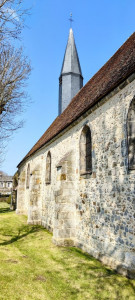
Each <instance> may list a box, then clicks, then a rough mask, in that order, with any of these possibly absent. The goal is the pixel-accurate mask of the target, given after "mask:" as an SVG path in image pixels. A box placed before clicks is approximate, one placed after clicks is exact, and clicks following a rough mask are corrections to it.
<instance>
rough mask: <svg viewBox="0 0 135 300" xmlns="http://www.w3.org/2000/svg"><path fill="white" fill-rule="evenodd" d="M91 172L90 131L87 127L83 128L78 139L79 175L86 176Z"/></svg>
mask: <svg viewBox="0 0 135 300" xmlns="http://www.w3.org/2000/svg"><path fill="white" fill-rule="evenodd" d="M91 172H92V142H91V131H90V128H89V127H88V126H86V125H85V126H84V128H83V130H82V133H81V137H80V173H81V175H83V174H88V173H91Z"/></svg>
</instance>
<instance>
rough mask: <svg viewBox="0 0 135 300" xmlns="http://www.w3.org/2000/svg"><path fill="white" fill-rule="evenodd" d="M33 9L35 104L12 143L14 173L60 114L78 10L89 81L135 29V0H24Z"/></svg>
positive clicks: (28, 45)
mask: <svg viewBox="0 0 135 300" xmlns="http://www.w3.org/2000/svg"><path fill="white" fill-rule="evenodd" d="M24 6H26V7H28V6H30V7H32V9H31V15H30V16H28V17H27V19H26V24H27V27H26V28H25V29H24V31H23V40H22V44H23V46H24V51H25V54H26V55H27V56H28V57H29V59H30V61H31V64H32V73H31V76H30V79H29V81H28V85H27V91H28V93H29V95H30V98H31V100H32V101H31V104H30V105H29V107H28V108H27V109H26V111H25V113H23V115H21V116H20V118H21V117H22V118H23V119H24V120H25V124H24V126H23V128H21V129H20V130H19V131H18V132H15V133H14V135H13V136H12V138H11V140H10V141H9V142H8V145H7V150H6V153H5V160H4V162H3V165H2V166H1V167H0V168H1V169H2V170H3V171H4V172H7V173H8V174H9V175H12V174H14V173H15V171H16V166H17V164H18V163H19V162H20V161H21V160H22V158H23V157H24V156H25V155H26V154H27V152H28V151H29V150H30V149H31V148H32V146H33V145H34V144H35V143H36V142H37V140H38V139H39V138H40V136H41V135H42V134H43V133H44V132H45V130H46V129H47V128H48V127H49V125H50V124H51V123H52V121H53V120H54V119H55V118H56V116H57V114H58V78H59V74H60V70H61V66H62V61H63V56H64V52H65V47H66V43H67V39H68V34H69V28H70V23H69V20H68V19H69V16H70V12H72V14H73V19H74V22H73V32H74V37H75V42H76V46H77V50H78V54H79V59H80V64H81V68H82V73H83V77H84V84H85V83H86V82H87V81H88V80H89V79H90V78H91V77H92V76H93V75H94V74H95V73H96V72H97V71H98V70H99V69H100V68H101V67H102V66H103V65H104V63H105V62H106V61H107V60H108V59H109V58H110V57H111V56H112V55H113V54H114V53H115V52H116V50H117V49H118V48H119V47H120V46H121V45H122V44H123V43H124V42H125V41H126V40H127V39H128V37H129V36H130V35H131V34H132V33H133V32H134V30H135V17H134V14H135V1H134V0H113V1H109V0H102V1H101V0H95V1H91V0H72V1H71V0H68V1H66V0H63V1H62V0H57V1H56V0H29V1H28V0H24Z"/></svg>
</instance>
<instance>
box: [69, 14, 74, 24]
mask: <svg viewBox="0 0 135 300" xmlns="http://www.w3.org/2000/svg"><path fill="white" fill-rule="evenodd" d="M69 21H70V28H72V22H74V20H73V18H72V13H70V18H69Z"/></svg>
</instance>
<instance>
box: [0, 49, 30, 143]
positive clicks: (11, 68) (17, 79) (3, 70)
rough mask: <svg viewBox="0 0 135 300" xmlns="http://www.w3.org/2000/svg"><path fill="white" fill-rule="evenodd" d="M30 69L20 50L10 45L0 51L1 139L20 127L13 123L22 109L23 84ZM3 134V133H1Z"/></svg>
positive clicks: (18, 123)
mask: <svg viewBox="0 0 135 300" xmlns="http://www.w3.org/2000/svg"><path fill="white" fill-rule="evenodd" d="M30 71H31V67H30V64H29V62H27V58H26V57H24V56H23V51H22V49H21V48H20V49H19V50H18V49H17V50H15V49H14V47H12V46H10V45H8V46H7V45H6V46H2V47H1V49H0V107H1V114H0V129H1V134H2V136H3V133H4V136H3V137H7V136H8V135H10V132H11V131H13V130H16V129H17V128H18V127H20V125H21V123H20V122H16V121H15V119H16V118H15V117H16V115H18V114H19V113H20V112H21V111H22V110H23V107H24V103H25V101H24V100H25V99H26V98H27V94H26V92H25V89H24V87H25V82H26V80H27V79H28V76H29V74H30ZM2 132H3V133H2ZM1 134H0V135H1Z"/></svg>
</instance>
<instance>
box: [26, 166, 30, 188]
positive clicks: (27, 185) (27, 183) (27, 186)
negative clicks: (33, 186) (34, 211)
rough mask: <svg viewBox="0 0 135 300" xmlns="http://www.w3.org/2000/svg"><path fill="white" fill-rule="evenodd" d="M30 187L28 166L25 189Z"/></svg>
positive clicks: (28, 168) (28, 167)
mask: <svg viewBox="0 0 135 300" xmlns="http://www.w3.org/2000/svg"><path fill="white" fill-rule="evenodd" d="M29 186H30V164H28V166H27V178H26V189H29Z"/></svg>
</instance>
